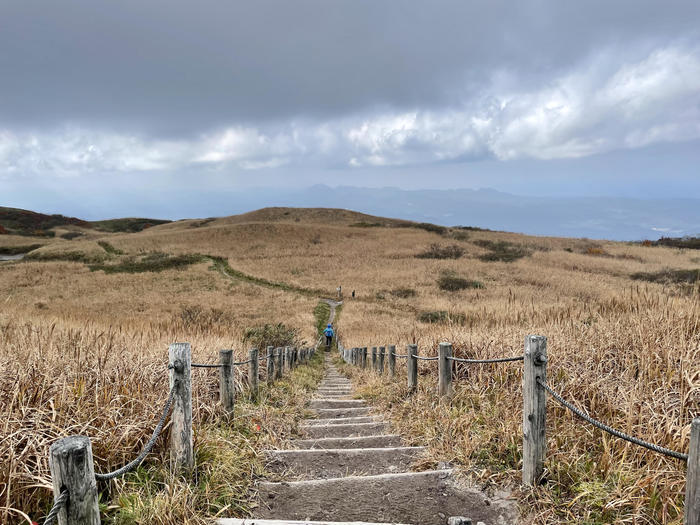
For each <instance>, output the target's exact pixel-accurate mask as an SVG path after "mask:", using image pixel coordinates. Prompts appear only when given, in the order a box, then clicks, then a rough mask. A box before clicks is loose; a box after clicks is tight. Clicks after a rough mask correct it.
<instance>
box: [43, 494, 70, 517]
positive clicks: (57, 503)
mask: <svg viewBox="0 0 700 525" xmlns="http://www.w3.org/2000/svg"><path fill="white" fill-rule="evenodd" d="M67 503H68V489H66V488H64V489H63V490H62V491H61V494H60V495H59V496H58V497H57V498H56V499H55V500H54V502H53V507H51V510H50V511H49V513H48V514H47V515H46V519H45V520H44V525H52V524H53V523H55V521H56V518H58V513H59V512H61V509H62V508H63V506H64V505H66V504H67Z"/></svg>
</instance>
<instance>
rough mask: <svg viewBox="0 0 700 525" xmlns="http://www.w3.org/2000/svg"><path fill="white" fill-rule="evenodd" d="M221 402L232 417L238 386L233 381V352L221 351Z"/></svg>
mask: <svg viewBox="0 0 700 525" xmlns="http://www.w3.org/2000/svg"><path fill="white" fill-rule="evenodd" d="M219 364H221V368H219V400H220V401H221V405H222V406H223V407H224V410H226V413H227V414H229V415H230V416H232V415H233V409H234V406H235V404H236V386H235V381H234V379H233V350H219Z"/></svg>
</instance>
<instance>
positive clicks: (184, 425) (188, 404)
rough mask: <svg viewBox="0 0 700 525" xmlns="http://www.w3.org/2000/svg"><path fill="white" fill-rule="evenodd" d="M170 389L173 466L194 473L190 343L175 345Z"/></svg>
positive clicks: (171, 358)
mask: <svg viewBox="0 0 700 525" xmlns="http://www.w3.org/2000/svg"><path fill="white" fill-rule="evenodd" d="M168 354H169V367H172V368H170V388H173V386H175V383H177V386H176V388H175V396H174V398H173V408H172V413H171V415H170V463H171V464H172V465H173V468H174V469H178V470H180V469H182V470H191V469H192V467H193V466H194V450H193V448H192V348H191V347H190V344H189V343H173V344H171V345H170V348H169V351H168Z"/></svg>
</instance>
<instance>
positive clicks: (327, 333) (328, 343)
mask: <svg viewBox="0 0 700 525" xmlns="http://www.w3.org/2000/svg"><path fill="white" fill-rule="evenodd" d="M323 335H325V336H326V348H327V349H330V347H331V343H332V342H333V335H334V334H333V327H332V326H331V323H328V326H327V327H326V329H325V330H324V331H323Z"/></svg>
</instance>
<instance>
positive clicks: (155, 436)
mask: <svg viewBox="0 0 700 525" xmlns="http://www.w3.org/2000/svg"><path fill="white" fill-rule="evenodd" d="M178 384H179V381H175V383H174V384H173V387H172V388H171V389H170V394H169V395H168V400H167V401H166V402H165V406H164V407H163V415H162V416H161V417H160V421H158V424H157V425H156V428H155V430H153V435H152V436H151V439H149V440H148V443H146V446H145V447H144V448H143V450H142V451H141V453H140V454H139V455H138V456H137V457H136V459H135V460H133V461H132V462H130V463H127V464H126V465H124V466H123V467H122V468H120V469H117V470H115V471H114V472H109V473H107V474H98V473H95V479H96V480H99V481H109V480H110V479H114V478H117V477H119V476H121V475H122V474H126V473H127V472H129V471H130V470H133V469H134V468H136V467H137V466H138V465H139V464H140V463H141V462H142V461H143V459H144V458H145V457H146V456H147V455H148V453H149V452H150V451H151V449H152V448H153V445H155V443H156V440H157V439H158V436H159V435H160V432H161V431H162V430H163V425H165V420H166V419H167V417H168V412H170V406H171V405H172V404H173V398H174V397H175V390H176V389H177V387H178Z"/></svg>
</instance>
